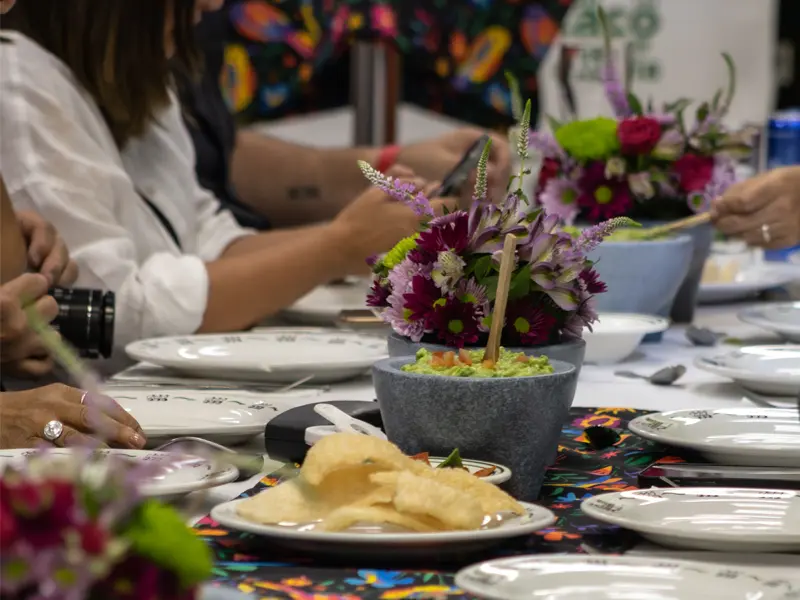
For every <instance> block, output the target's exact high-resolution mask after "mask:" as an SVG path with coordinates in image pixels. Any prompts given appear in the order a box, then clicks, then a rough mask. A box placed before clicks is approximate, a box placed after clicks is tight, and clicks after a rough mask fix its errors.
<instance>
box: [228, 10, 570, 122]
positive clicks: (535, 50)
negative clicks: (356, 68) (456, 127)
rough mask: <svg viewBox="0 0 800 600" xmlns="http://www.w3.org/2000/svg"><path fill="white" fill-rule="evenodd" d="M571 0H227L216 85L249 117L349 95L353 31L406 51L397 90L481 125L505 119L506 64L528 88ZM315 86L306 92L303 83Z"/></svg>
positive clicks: (507, 108)
mask: <svg viewBox="0 0 800 600" xmlns="http://www.w3.org/2000/svg"><path fill="white" fill-rule="evenodd" d="M571 2H572V0H538V1H531V0H424V1H419V0H372V1H369V0H229V2H228V3H227V9H228V10H229V19H230V24H231V27H230V39H229V40H228V47H227V51H226V61H225V62H226V68H225V69H224V72H223V73H222V80H221V81H222V85H223V88H224V90H225V93H226V96H227V98H228V101H229V103H230V106H231V108H232V109H233V110H235V111H236V112H237V113H239V114H241V115H243V116H244V117H245V118H247V119H256V118H262V119H263V118H270V117H277V116H283V115H285V114H287V112H292V111H295V110H298V109H308V108H313V107H314V106H313V105H312V106H309V104H308V98H309V97H310V96H315V97H316V98H317V102H318V103H319V104H320V106H318V108H323V107H324V106H325V105H328V104H330V103H331V102H332V101H333V102H334V103H340V104H343V103H344V102H346V100H347V86H346V83H345V82H346V78H347V67H348V65H347V57H346V53H347V49H348V46H349V40H351V39H353V37H362V38H371V39H376V38H377V39H385V40H389V41H391V42H392V43H394V44H395V45H396V46H397V48H398V49H399V50H400V51H401V52H402V54H403V57H404V97H405V99H407V100H409V101H412V102H415V103H418V104H421V105H423V106H426V107H428V108H432V109H434V110H439V111H442V112H445V113H448V114H451V115H452V116H455V117H458V118H462V119H466V120H470V121H473V122H476V123H481V124H484V125H489V126H492V125H503V124H506V123H507V122H509V120H510V115H509V113H510V99H509V94H508V86H507V84H506V80H505V76H504V71H506V70H508V71H510V72H512V73H514V74H515V75H516V77H517V78H518V79H519V80H520V81H521V83H522V86H523V89H524V91H525V92H527V94H529V95H532V96H535V94H536V89H537V87H536V72H537V69H538V67H539V64H540V62H541V61H542V59H543V58H544V56H545V55H546V53H547V50H548V49H549V48H550V46H551V44H552V43H553V41H554V40H555V37H556V35H557V34H558V30H559V23H560V22H561V21H562V20H563V18H564V15H565V14H566V11H567V9H568V8H569V6H570V4H571ZM312 90H313V92H314V93H311V92H312Z"/></svg>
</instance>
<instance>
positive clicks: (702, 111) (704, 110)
mask: <svg viewBox="0 0 800 600" xmlns="http://www.w3.org/2000/svg"><path fill="white" fill-rule="evenodd" d="M709 112H711V108H710V107H709V105H708V102H703V103H702V104H701V105H700V106H698V107H697V112H696V113H695V118H696V119H697V123H698V124H700V123H702V122H703V121H705V120H706V119H707V118H708V114H709Z"/></svg>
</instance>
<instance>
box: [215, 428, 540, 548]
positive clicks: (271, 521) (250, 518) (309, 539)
mask: <svg viewBox="0 0 800 600" xmlns="http://www.w3.org/2000/svg"><path fill="white" fill-rule="evenodd" d="M211 518H212V519H213V520H215V521H217V522H218V523H220V524H221V525H222V526H224V527H227V528H229V529H232V530H236V531H243V532H248V533H252V534H256V535H258V536H261V537H265V538H270V539H271V540H272V541H274V542H277V543H281V544H282V545H283V546H286V547H290V548H294V549H297V550H301V551H306V552H314V553H328V554H330V553H336V554H337V555H345V554H347V555H351V556H353V555H362V556H370V557H373V558H374V557H377V556H378V555H387V556H397V555H398V554H403V555H404V556H411V555H418V556H425V555H428V556H429V555H430V553H431V551H432V550H433V549H434V548H435V551H436V552H437V554H441V552H447V551H448V550H451V551H454V552H459V553H465V552H471V551H475V550H479V549H482V548H485V547H487V546H491V545H494V544H497V543H498V542H501V541H503V540H505V539H509V538H514V537H519V536H524V535H528V534H531V533H533V532H535V531H538V530H540V529H544V528H546V527H548V526H550V525H551V524H552V523H553V522H554V521H555V515H553V513H552V512H550V511H549V510H547V509H546V508H542V507H540V506H536V505H534V504H528V503H524V502H518V501H517V500H515V499H514V498H512V497H511V496H510V495H508V494H507V493H506V492H504V491H503V490H501V489H500V488H499V487H497V486H496V485H494V484H492V483H489V482H487V481H485V480H484V478H481V477H476V476H475V475H474V474H473V473H471V472H470V471H469V470H464V469H460V468H435V467H434V466H432V465H431V464H428V463H427V462H425V461H422V460H419V458H417V459H415V458H412V457H409V456H406V455H405V454H403V452H401V451H400V449H399V448H397V447H396V446H395V445H394V444H392V443H390V442H387V441H386V440H381V439H379V438H376V437H371V436H366V435H359V434H351V433H337V434H334V435H330V436H326V437H325V438H323V439H321V440H320V441H319V442H317V443H316V444H315V445H314V446H313V447H312V448H311V449H310V450H309V451H308V454H307V455H306V459H305V462H304V463H303V466H302V467H301V469H300V474H299V476H298V477H296V478H295V479H292V480H290V481H287V482H284V483H282V484H280V485H277V486H275V487H272V488H268V489H266V490H264V491H262V492H261V493H259V494H257V495H255V496H252V497H250V498H245V499H241V500H234V501H232V502H226V503H225V504H220V505H218V506H216V507H215V508H214V509H213V510H212V511H211Z"/></svg>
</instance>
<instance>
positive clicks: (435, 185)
mask: <svg viewBox="0 0 800 600" xmlns="http://www.w3.org/2000/svg"><path fill="white" fill-rule="evenodd" d="M440 187H442V182H441V181H431V182H430V183H426V184H425V185H424V186H423V188H422V193H423V194H425V197H426V198H428V199H430V198H431V196H432V195H433V194H434V193H436V191H437V190H438V189H439V188H440Z"/></svg>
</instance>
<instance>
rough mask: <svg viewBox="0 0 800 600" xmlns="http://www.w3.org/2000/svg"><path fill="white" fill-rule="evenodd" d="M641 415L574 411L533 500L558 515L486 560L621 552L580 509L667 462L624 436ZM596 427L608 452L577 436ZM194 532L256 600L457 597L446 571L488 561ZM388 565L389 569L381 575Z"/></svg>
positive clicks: (210, 525) (623, 537)
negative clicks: (338, 559) (392, 557)
mask: <svg viewBox="0 0 800 600" xmlns="http://www.w3.org/2000/svg"><path fill="white" fill-rule="evenodd" d="M641 414H645V413H644V411H635V410H632V409H626V408H596V409H585V408H584V409H573V410H572V411H571V416H570V420H569V421H568V423H567V424H565V426H564V428H563V430H562V435H561V442H560V445H559V453H558V458H557V460H556V463H555V465H554V466H553V467H551V468H550V470H549V471H548V474H547V478H546V480H545V484H544V488H543V489H542V493H541V496H540V500H539V502H540V504H542V505H543V506H547V507H548V508H549V509H550V510H552V511H553V512H554V513H555V514H556V515H557V516H558V521H557V522H556V524H555V526H554V527H552V528H550V529H547V530H545V531H540V532H538V533H537V534H535V535H532V536H531V537H530V538H529V539H523V540H522V541H520V542H513V543H512V544H511V545H507V546H505V547H503V548H501V549H499V550H496V551H494V552H493V553H492V556H502V555H513V554H523V553H526V554H533V553H541V552H582V551H584V550H585V547H586V546H591V547H594V548H597V549H600V550H602V551H604V552H614V551H623V550H625V549H626V548H628V547H630V545H631V544H632V543H633V542H634V541H635V539H634V537H633V536H632V535H631V534H629V533H627V532H621V531H619V530H618V529H616V528H613V527H609V526H605V525H601V524H599V523H597V522H595V521H592V520H590V519H588V518H587V517H585V516H584V515H583V514H582V513H581V510H580V508H579V507H580V503H581V501H583V500H584V499H585V498H588V497H590V496H593V495H595V494H598V493H602V492H617V491H624V490H630V489H635V488H636V477H637V474H638V473H639V471H641V470H642V469H644V468H645V467H647V466H648V465H650V464H652V463H654V462H655V461H657V460H673V461H676V462H679V461H680V460H681V459H680V458H677V457H670V455H669V453H668V451H667V450H666V448H664V447H662V446H659V445H657V444H654V443H652V442H648V441H646V440H644V439H642V438H639V437H638V436H635V435H633V434H631V433H628V431H627V424H628V421H630V420H631V419H633V418H635V417H637V416H639V415H641ZM592 425H601V426H605V427H611V428H614V429H617V430H619V432H620V433H621V440H620V441H619V443H618V444H617V445H615V446H614V447H612V448H608V449H604V450H593V449H592V448H591V447H590V446H589V444H588V443H587V440H586V438H585V436H584V433H583V432H584V430H585V429H586V428H587V427H589V426H592ZM295 473H296V469H294V468H293V467H291V468H290V467H285V468H284V469H282V470H281V471H278V472H277V473H274V474H273V475H270V476H268V477H265V478H264V479H263V480H262V481H261V482H260V483H259V484H258V485H257V486H256V487H254V488H253V489H251V490H249V491H247V492H245V493H244V494H243V495H242V496H243V497H246V496H251V495H253V494H256V493H258V492H259V491H261V490H263V489H264V488H265V487H269V486H273V485H276V484H277V483H279V482H280V481H283V480H285V479H286V478H289V477H292V476H294V474H295ZM196 527H197V534H198V535H200V536H202V537H203V538H204V539H206V540H207V541H208V543H209V544H210V545H211V547H212V548H213V549H214V552H215V555H216V559H217V564H216V568H215V571H214V572H215V577H216V582H217V583H218V584H219V585H223V586H232V587H236V588H237V589H238V590H240V591H242V592H250V593H253V594H254V595H255V596H257V597H262V598H274V599H277V598H281V599H284V598H289V599H292V600H368V599H369V600H378V599H380V600H399V599H405V598H409V599H411V598H426V599H439V598H450V597H453V598H456V597H457V598H464V597H465V595H464V593H463V592H462V591H460V590H458V589H457V588H456V587H455V586H454V584H453V573H454V572H455V571H456V570H458V569H459V568H460V567H463V566H464V565H465V564H471V563H474V562H476V561H477V560H479V559H485V558H489V557H487V556H478V557H470V559H469V560H468V562H466V563H462V564H434V563H433V562H431V561H433V560H434V558H433V557H431V561H429V562H427V563H426V564H425V565H381V567H383V568H382V569H375V568H372V567H374V565H373V566H370V565H362V564H349V563H348V562H347V561H345V562H344V563H343V564H333V563H331V562H320V561H319V560H313V559H311V558H308V557H300V556H292V555H290V554H287V552H286V551H282V550H280V549H276V548H274V547H271V546H269V545H265V544H264V542H263V540H259V538H257V537H256V536H252V535H248V534H240V533H233V532H229V531H226V530H225V529H223V528H221V527H219V526H218V524H216V523H214V522H213V521H211V519H209V518H208V517H207V518H205V519H203V520H202V521H201V522H200V523H198V525H197V526H196ZM387 566H391V567H392V568H393V570H385V569H386V567H387Z"/></svg>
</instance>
